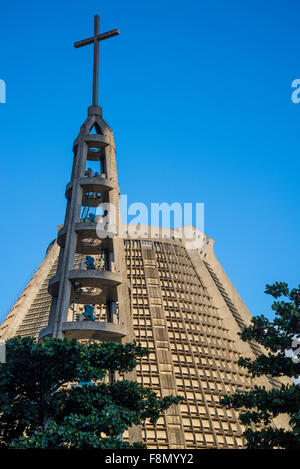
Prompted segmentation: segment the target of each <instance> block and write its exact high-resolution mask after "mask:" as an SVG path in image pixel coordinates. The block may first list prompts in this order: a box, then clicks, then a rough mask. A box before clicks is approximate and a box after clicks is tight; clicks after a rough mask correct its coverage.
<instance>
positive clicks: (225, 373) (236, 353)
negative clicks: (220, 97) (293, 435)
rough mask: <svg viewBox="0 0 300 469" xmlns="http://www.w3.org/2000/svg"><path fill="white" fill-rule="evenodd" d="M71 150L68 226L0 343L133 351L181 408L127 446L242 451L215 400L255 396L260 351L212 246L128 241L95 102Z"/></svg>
mask: <svg viewBox="0 0 300 469" xmlns="http://www.w3.org/2000/svg"><path fill="white" fill-rule="evenodd" d="M99 37H100V36H99ZM73 151H74V163H73V169H72V175H71V179H70V182H69V183H68V184H67V186H66V199H67V209H66V216H65V221H64V224H63V226H62V227H60V228H59V230H58V234H57V238H56V240H55V241H53V242H52V243H51V244H50V245H49V247H48V250H47V253H46V256H45V259H44V260H43V262H42V264H41V265H40V267H39V268H38V269H37V271H36V272H35V274H34V275H33V277H32V278H31V280H30V282H29V283H28V285H27V286H26V288H25V289H24V291H23V292H22V294H21V295H20V297H19V299H18V300H17V302H16V303H15V305H14V306H13V307H12V309H11V310H10V312H9V313H8V315H7V317H6V319H5V320H4V321H3V323H2V324H1V326H0V338H1V339H2V340H7V339H9V338H11V337H13V336H16V335H18V336H22V337H25V336H33V337H36V338H37V339H39V340H42V339H43V338H44V337H46V336H52V337H75V338H77V339H78V340H82V341H85V342H88V341H91V340H99V341H117V342H121V343H125V342H128V341H130V342H132V341H134V342H137V343H140V344H141V345H143V346H145V347H147V348H148V349H149V351H150V355H149V357H147V358H144V359H143V360H141V362H140V364H139V365H138V367H137V369H136V373H135V374H134V375H133V377H132V378H133V379H136V380H137V381H138V382H139V383H141V384H143V385H144V386H146V387H151V388H152V389H153V390H154V391H155V392H156V393H157V394H158V395H160V396H166V395H169V394H174V395H182V396H184V398H185V400H184V402H182V403H180V404H179V405H176V406H172V407H171V408H170V409H169V410H168V411H166V412H165V413H164V415H163V416H162V417H161V418H160V419H159V421H158V422H157V424H156V425H152V424H150V423H149V422H147V423H146V424H145V426H144V427H143V428H136V429H134V430H132V431H129V433H126V434H124V435H123V438H124V440H128V439H130V440H131V441H133V440H134V439H143V441H144V442H145V443H146V444H147V447H148V448H149V449H150V448H159V449H167V448H169V449H173V448H174V449H175V448H178V449H179V448H187V449H188V448H190V449H195V448H199V449H201V448H242V447H243V439H242V436H241V433H242V428H241V425H240V423H239V421H238V414H237V412H236V411H234V409H225V408H224V407H222V406H221V405H220V404H219V401H220V398H221V397H222V396H223V395H225V394H227V393H233V392H234V391H235V390H236V389H237V388H238V389H244V390H249V389H251V388H252V387H253V385H254V383H253V381H252V380H251V378H250V377H249V375H248V374H247V373H246V371H245V370H244V369H241V368H239V367H238V365H237V361H238V358H239V357H240V356H241V355H243V356H245V357H251V358H254V357H255V356H256V355H257V354H258V353H259V349H258V347H257V346H255V345H251V346H250V345H249V344H247V343H244V342H242V341H241V340H240V338H239V336H238V332H240V331H241V330H242V328H243V327H244V326H245V325H247V324H249V322H250V320H251V315H250V313H249V311H248V309H247V308H246V306H245V305H244V303H243V302H242V300H241V298H240V297H239V295H238V293H237V292H236V290H235V289H234V287H233V285H232V283H231V282H230V280H229V278H228V277H227V275H226V273H225V272H224V270H223V268H222V266H221V265H220V263H219V262H218V260H217V258H216V256H215V254H214V250H213V245H214V241H213V240H212V239H211V238H209V237H208V236H206V235H205V234H204V233H200V232H199V231H198V230H196V229H194V228H193V227H190V230H191V232H192V234H193V236H194V237H195V239H198V238H202V241H203V242H202V245H201V247H195V248H193V247H191V243H190V242H186V239H185V238H184V237H183V238H181V239H179V238H177V237H176V236H175V233H174V232H172V230H171V234H169V233H167V231H166V230H165V229H163V228H157V230H156V231H155V230H154V231H153V229H152V230H150V229H149V228H150V227H147V226H143V227H139V228H140V232H141V233H142V236H140V237H138V238H133V237H131V236H130V235H129V234H128V229H127V228H128V227H126V226H121V225H120V223H119V219H120V216H119V213H118V210H119V197H120V191H119V185H118V178H117V166H116V158H115V144H114V137H113V133H112V131H111V129H110V128H109V127H108V126H107V124H106V123H105V121H104V120H103V118H102V110H101V108H100V107H99V106H98V105H97V104H95V103H94V104H93V105H92V106H90V107H89V109H88V117H87V119H86V121H85V122H84V124H83V126H82V127H81V130H80V133H79V135H78V137H77V139H76V140H75V142H74V146H73ZM91 166H93V169H91ZM101 203H108V204H113V205H114V206H115V207H116V211H117V218H116V220H117V222H116V223H115V224H110V223H109V221H107V220H106V215H107V214H105V212H104V213H103V215H102V222H101V216H100V217H99V216H98V217H97V216H96V215H95V209H96V207H97V206H98V205H99V204H101ZM108 215H109V214H108ZM121 232H122V236H120V233H121ZM256 383H259V384H264V385H265V386H266V387H267V388H270V387H272V386H275V387H276V386H278V384H279V383H278V382H277V381H276V380H274V379H267V378H261V379H260V380H256Z"/></svg>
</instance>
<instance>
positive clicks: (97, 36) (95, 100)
mask: <svg viewBox="0 0 300 469" xmlns="http://www.w3.org/2000/svg"><path fill="white" fill-rule="evenodd" d="M119 34H120V31H119V30H118V29H113V30H112V31H108V32H107V33H102V34H100V18H99V16H98V15H95V16H94V36H93V37H89V38H88V39H83V40H82V41H78V42H74V47H76V48H77V49H78V48H79V47H83V46H87V45H88V44H94V71H93V106H98V91H99V42H100V41H104V39H109V38H110V37H114V36H118V35H119Z"/></svg>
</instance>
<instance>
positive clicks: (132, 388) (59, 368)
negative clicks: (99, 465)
mask: <svg viewBox="0 0 300 469" xmlns="http://www.w3.org/2000/svg"><path fill="white" fill-rule="evenodd" d="M147 354H148V351H147V350H146V349H144V348H142V347H141V346H139V345H138V346H136V345H134V344H125V345H121V344H116V343H101V344H99V343H92V344H89V345H83V344H80V343H79V342H77V341H76V340H75V339H73V340H70V339H50V338H47V339H45V341H44V342H42V343H38V342H36V341H35V340H34V339H33V338H30V337H26V338H20V337H16V338H13V339H10V340H8V341H7V342H6V357H7V361H6V363H4V364H0V446H1V447H4V448H105V449H108V448H116V449H117V448H142V447H144V445H143V444H142V443H134V444H132V445H130V444H129V443H126V442H123V441H121V439H120V438H118V435H120V434H122V433H123V432H124V431H125V430H126V429H127V428H128V427H130V426H131V425H133V424H135V425H139V424H140V423H142V422H144V421H145V420H146V419H150V421H151V422H152V423H155V422H156V421H157V419H158V418H159V416H160V414H161V412H162V411H164V410H166V409H168V407H169V406H170V405H172V404H177V403H178V402H179V401H180V400H181V398H180V397H173V396H167V397H164V398H163V399H159V398H158V397H157V396H156V394H155V393H154V392H152V391H151V390H150V389H145V388H143V387H142V386H140V385H138V384H137V383H136V382H134V381H129V380H127V379H121V380H118V381H115V382H113V380H108V379H106V380H104V378H105V377H107V376H109V375H110V374H111V373H114V372H118V373H119V374H120V375H122V377H123V378H124V376H123V375H124V373H127V372H130V371H132V370H133V369H134V368H135V366H136V364H137V359H138V358H141V357H143V356H146V355H147Z"/></svg>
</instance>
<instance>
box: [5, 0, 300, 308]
mask: <svg viewBox="0 0 300 469" xmlns="http://www.w3.org/2000/svg"><path fill="white" fill-rule="evenodd" d="M94 14H99V15H100V27H101V29H102V31H103V30H108V29H113V28H119V29H120V31H121V35H120V36H119V37H117V38H113V39H110V40H109V41H105V42H104V43H102V44H103V47H102V49H101V55H100V74H101V82H100V98H101V105H102V107H103V110H104V118H105V120H106V121H107V123H108V124H109V125H110V126H111V127H112V129H113V131H114V133H115V140H116V144H117V162H118V173H119V182H120V187H121V193H122V194H127V195H128V201H129V203H131V202H136V201H139V202H145V203H146V204H149V203H150V202H168V203H172V202H177V201H178V202H182V203H183V202H204V203H205V231H206V233H207V234H208V235H209V236H211V237H212V238H213V239H215V252H216V255H217V257H218V258H219V260H220V262H221V264H222V266H223V267H224V269H225V271H226V272H227V274H228V275H229V277H230V279H231V281H232V282H233V284H234V285H235V287H236V289H237V291H238V292H239V294H240V295H241V297H242V299H243V300H244V301H245V303H246V305H247V306H248V307H249V309H250V311H251V312H252V314H259V313H268V312H269V311H270V310H269V305H270V301H269V299H268V297H267V296H266V295H265V294H264V293H263V291H264V286H265V284H266V283H271V282H273V281H276V280H278V281H280V280H284V281H287V282H289V284H290V285H291V286H295V285H298V284H299V280H300V275H299V261H300V254H299V232H300V222H299V202H300V196H299V169H300V168H299V150H300V139H299V125H300V103H299V104H294V103H292V101H291V93H292V88H291V83H292V81H293V80H294V79H297V78H300V49H299V39H300V29H299V14H300V5H299V2H297V1H292V0H288V1H287V0H285V1H283V0H281V1H278V0H269V1H262V0H244V1H242V2H241V1H233V0H226V1H225V0H215V1H214V2H212V1H202V0H185V1H184V2H182V1H178V0H173V1H172V2H171V1H170V0H159V1H158V0H152V1H151V2H150V1H138V0H127V1H124V0H123V1H122V0H109V1H108V0H107V1H91V0H86V1H85V2H83V1H82V0H81V1H78V0H72V1H69V0H64V1H63V2H62V1H60V2H58V1H57V0H52V1H51V2H37V1H26V2H23V1H22V2H21V1H14V2H4V3H2V6H1V15H0V51H1V52H0V57H1V60H0V79H2V80H4V81H5V82H6V86H7V102H6V104H0V123H1V126H0V155H1V160H0V161H1V172H0V178H1V184H0V190H1V206H2V217H1V227H2V229H1V231H0V237H1V239H0V255H1V257H0V258H1V266H2V268H1V269H0V277H1V278H0V281H1V291H2V294H1V297H0V316H1V315H4V314H6V313H7V312H8V309H9V308H10V306H11V305H12V304H13V303H14V301H15V300H16V299H17V296H18V295H19V294H20V292H21V290H22V288H23V287H24V286H25V284H26V283H27V281H28V280H29V279H30V276H31V275H32V273H33V272H34V270H35V269H36V268H37V267H38V266H39V264H40V262H41V261H42V259H43V257H44V254H45V251H46V248H47V246H48V244H49V242H50V241H51V240H52V239H54V238H55V236H56V226H57V225H58V224H61V223H62V222H63V218H64V211H65V205H66V204H65V198H64V190H65V185H66V184H67V182H68V181H69V177H70V170H71V164H72V143H73V140H74V138H75V137H76V135H77V133H78V131H79V128H80V125H81V124H82V123H83V121H84V120H85V118H86V115H87V106H88V105H90V104H91V73H92V47H91V46H89V47H85V48H82V49H78V50H77V49H75V48H74V47H73V45H72V44H73V42H74V41H78V40H81V39H84V38H86V37H88V36H90V35H91V33H92V28H93V15H94Z"/></svg>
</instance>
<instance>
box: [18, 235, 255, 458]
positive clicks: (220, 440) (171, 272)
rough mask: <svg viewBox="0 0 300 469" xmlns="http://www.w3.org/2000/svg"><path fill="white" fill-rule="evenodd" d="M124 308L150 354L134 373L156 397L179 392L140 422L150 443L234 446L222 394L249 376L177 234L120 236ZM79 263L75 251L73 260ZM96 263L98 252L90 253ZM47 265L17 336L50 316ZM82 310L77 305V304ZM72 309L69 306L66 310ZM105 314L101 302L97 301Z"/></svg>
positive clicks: (237, 436)
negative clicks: (154, 417) (154, 418)
mask: <svg viewBox="0 0 300 469" xmlns="http://www.w3.org/2000/svg"><path fill="white" fill-rule="evenodd" d="M124 244H125V256H126V264H127V275H128V283H129V296H130V308H131V314H132V319H133V326H134V332H135V335H136V340H137V342H138V343H141V344H142V345H143V346H145V347H147V348H148V349H149V351H150V354H149V356H148V357H147V358H144V359H143V360H142V361H141V363H139V365H138V367H137V370H136V371H137V380H138V382H139V383H141V384H142V385H144V386H146V387H150V388H151V389H153V390H154V391H155V392H156V393H157V394H158V396H165V395H168V394H173V395H181V396H183V397H184V399H185V400H184V402H182V403H181V404H180V405H178V406H172V408H171V409H169V410H168V411H167V412H165V413H164V415H163V416H162V417H161V418H160V419H159V421H158V422H157V424H156V425H152V424H151V423H149V422H146V424H145V425H144V426H143V428H142V435H143V440H144V441H145V443H146V444H147V447H148V448H160V449H167V448H170V449H172V448H207V447H215V448H237V447H241V446H242V445H243V440H242V437H241V432H242V428H241V427H240V424H239V422H238V417H237V414H236V413H235V412H234V411H233V410H232V409H225V408H224V407H222V406H220V404H219V400H220V398H221V396H222V395H225V394H226V393H232V392H234V391H235V390H236V389H237V388H239V389H250V388H251V387H252V383H251V380H250V379H249V377H248V375H247V374H246V373H244V372H243V371H242V370H241V369H239V368H238V366H237V360H238V358H239V354H238V352H237V350H236V349H235V344H234V342H233V341H232V340H231V339H230V337H229V334H228V330H227V328H226V326H225V325H224V322H223V320H222V319H221V317H220V316H219V314H218V310H217V309H216V308H215V307H214V305H213V303H212V301H211V298H210V297H209V295H208V293H207V290H206V288H205V285H203V283H202V281H201V279H200V278H199V276H198V275H197V273H196V271H195V269H194V267H193V264H192V262H191V260H190V257H189V254H188V251H187V250H186V249H185V248H184V247H183V245H182V244H181V243H180V242H179V241H176V240H174V241H172V240H168V241H167V240H165V241H158V240H155V241H149V240H125V241H124ZM81 262H84V257H83V256H80V255H78V256H76V263H75V267H78V266H79V264H80V263H81ZM95 262H96V263H97V265H98V262H101V256H100V257H99V258H98V257H96V258H95ZM56 269H57V262H55V263H54V264H53V266H52V268H51V269H50V270H49V274H48V276H47V278H46V279H45V281H44V283H43V284H42V287H41V288H40V290H39V291H38V293H37V295H36V297H35V298H34V300H33V302H32V304H31V306H30V308H29V309H28V311H27V313H26V315H25V317H24V319H23V322H22V323H21V325H20V327H19V329H18V331H17V335H21V336H28V335H31V336H34V337H37V336H38V333H39V331H40V329H41V328H43V327H45V325H47V322H48V317H49V312H50V306H51V297H50V295H49V294H48V290H47V288H48V281H49V279H50V278H51V277H53V276H54V275H55V273H56ZM79 308H80V311H78V312H81V308H82V305H79ZM71 313H72V308H71V307H70V314H71ZM95 315H97V317H98V320H99V319H100V320H102V316H103V320H104V311H102V309H101V306H97V305H96V307H95ZM127 437H128V435H126V434H125V435H124V439H125V440H126V438H127Z"/></svg>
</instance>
